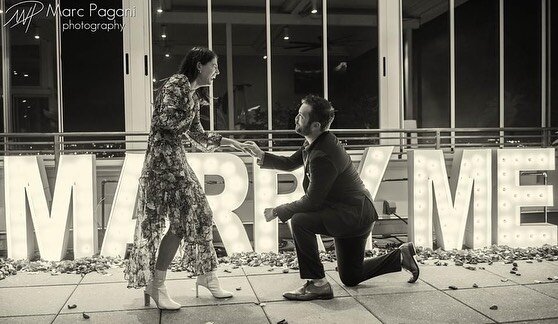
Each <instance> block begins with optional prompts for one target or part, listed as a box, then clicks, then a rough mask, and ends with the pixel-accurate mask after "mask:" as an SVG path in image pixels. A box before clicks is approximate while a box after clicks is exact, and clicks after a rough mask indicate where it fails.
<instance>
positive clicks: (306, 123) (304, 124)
mask: <svg viewBox="0 0 558 324" xmlns="http://www.w3.org/2000/svg"><path fill="white" fill-rule="evenodd" d="M311 110H312V106H310V105H308V104H306V103H303V104H302V105H300V108H298V115H296V117H295V132H297V133H298V134H300V135H302V136H305V135H309V134H310V132H311V123H310V111H311Z"/></svg>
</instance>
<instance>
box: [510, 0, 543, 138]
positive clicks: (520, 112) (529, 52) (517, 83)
mask: <svg viewBox="0 0 558 324" xmlns="http://www.w3.org/2000/svg"><path fill="white" fill-rule="evenodd" d="M504 93H505V96H504V118H505V122H504V125H505V127H540V126H541V2H540V1H529V0H507V1H505V2H504Z"/></svg>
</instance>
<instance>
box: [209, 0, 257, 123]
mask: <svg viewBox="0 0 558 324" xmlns="http://www.w3.org/2000/svg"><path fill="white" fill-rule="evenodd" d="M211 3H212V5H213V8H212V13H213V19H212V20H213V50H214V51H215V52H216V53H217V54H218V55H219V71H220V72H221V74H220V75H219V76H218V77H217V79H216V80H215V81H214V87H213V96H214V98H215V106H214V108H215V129H229V130H230V129H236V130H243V129H248V130H253V129H267V63H266V39H267V38H266V27H265V0H256V1H251V2H242V1H236V2H233V3H231V2H230V1H224V0H213V1H212V2H211ZM232 15H235V16H236V17H237V18H241V19H234V20H233V19H231V16H232ZM233 21H235V23H233ZM227 28H230V39H227ZM228 42H230V46H231V57H228V56H227V45H228V44H229V43H228ZM229 69H232V75H229ZM229 91H232V94H233V95H232V96H229Z"/></svg>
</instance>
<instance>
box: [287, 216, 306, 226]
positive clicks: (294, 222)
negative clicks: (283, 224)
mask: <svg viewBox="0 0 558 324" xmlns="http://www.w3.org/2000/svg"><path fill="white" fill-rule="evenodd" d="M306 217H308V214H304V213H297V214H294V215H293V217H291V226H292V227H299V226H301V225H303V224H304V223H305V219H306Z"/></svg>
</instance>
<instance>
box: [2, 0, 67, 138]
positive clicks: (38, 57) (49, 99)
mask: <svg viewBox="0 0 558 324" xmlns="http://www.w3.org/2000/svg"><path fill="white" fill-rule="evenodd" d="M53 4H54V0H49V1H42V2H41V3H37V2H26V3H21V1H16V0H6V13H5V14H6V22H7V25H6V28H7V32H8V33H9V42H10V67H9V69H10V73H11V86H10V90H11V101H12V106H11V108H10V109H11V121H10V123H11V125H12V128H13V129H12V130H13V131H14V132H17V133H32V132H36V133H44V132H57V131H58V95H57V81H56V80H57V67H56V33H55V18H54V17H53V15H52V14H48V12H47V6H49V5H51V6H52V5H53ZM41 8H42V10H41ZM31 11H34V12H35V13H37V12H38V13H37V14H36V16H34V17H33V18H32V19H30V20H29V21H27V22H26V23H25V24H24V23H18V22H17V21H16V19H12V18H13V17H14V16H15V15H18V14H19V15H21V14H22V13H30V12H31ZM34 140H40V141H52V139H44V138H43V139H34ZM30 146H31V144H29V145H27V146H22V147H20V148H21V149H26V148H29V147H30Z"/></svg>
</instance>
